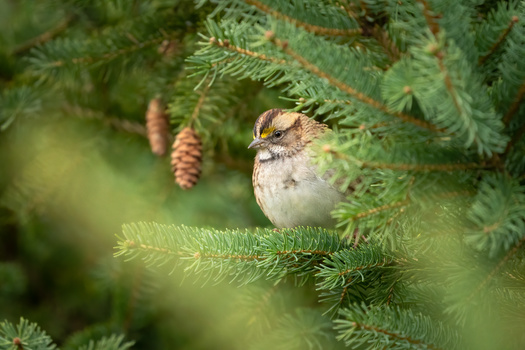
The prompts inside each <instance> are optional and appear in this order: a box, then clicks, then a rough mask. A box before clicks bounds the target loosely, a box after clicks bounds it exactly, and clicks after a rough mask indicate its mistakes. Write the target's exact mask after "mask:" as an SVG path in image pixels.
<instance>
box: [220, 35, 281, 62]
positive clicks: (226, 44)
mask: <svg viewBox="0 0 525 350" xmlns="http://www.w3.org/2000/svg"><path fill="white" fill-rule="evenodd" d="M210 44H213V45H215V46H217V47H221V48H224V49H227V50H228V51H231V52H236V53H239V54H241V55H245V56H250V57H253V58H257V59H259V60H263V61H267V62H271V63H275V64H286V63H287V62H286V61H285V60H283V59H278V58H275V57H270V56H267V55H265V54H263V53H258V52H255V51H250V50H247V49H243V48H242V47H238V46H235V45H232V44H231V43H230V41H229V40H227V39H226V40H223V41H220V40H217V39H215V37H211V38H210Z"/></svg>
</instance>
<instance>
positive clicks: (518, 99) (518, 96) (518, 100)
mask: <svg viewBox="0 0 525 350" xmlns="http://www.w3.org/2000/svg"><path fill="white" fill-rule="evenodd" d="M524 96H525V81H523V82H522V83H521V86H520V89H519V90H518V93H517V94H516V97H515V98H514V101H513V102H512V105H511V106H510V108H509V110H508V111H507V113H505V116H504V117H503V123H505V125H507V126H508V125H509V124H510V121H511V120H512V117H513V116H514V115H515V114H516V112H517V111H518V108H519V106H520V104H521V102H522V101H523V97H524Z"/></svg>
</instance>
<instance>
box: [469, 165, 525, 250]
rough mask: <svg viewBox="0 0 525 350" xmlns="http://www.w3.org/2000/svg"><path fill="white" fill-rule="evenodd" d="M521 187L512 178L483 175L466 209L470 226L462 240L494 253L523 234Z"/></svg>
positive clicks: (524, 198)
mask: <svg viewBox="0 0 525 350" xmlns="http://www.w3.org/2000/svg"><path fill="white" fill-rule="evenodd" d="M524 191H525V187H523V186H520V185H519V182H517V181H516V180H515V179H512V178H508V177H507V176H504V175H497V174H491V175H487V176H485V177H484V178H483V181H481V183H480V184H479V188H478V193H477V195H476V197H474V199H473V205H472V207H471V208H470V209H469V211H468V212H467V218H468V219H469V221H470V222H471V223H472V225H471V226H473V227H472V229H471V230H469V231H470V232H467V233H468V234H467V236H466V241H467V242H468V243H470V244H472V245H473V246H474V247H475V248H476V249H477V250H479V251H488V253H489V256H491V257H494V256H498V255H499V254H501V253H502V252H504V251H506V250H507V249H508V248H509V247H510V246H512V245H514V244H516V242H518V241H519V240H520V239H522V237H523V235H524V234H525V233H524V232H525V193H524Z"/></svg>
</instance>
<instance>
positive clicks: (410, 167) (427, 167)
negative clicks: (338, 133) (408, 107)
mask: <svg viewBox="0 0 525 350" xmlns="http://www.w3.org/2000/svg"><path fill="white" fill-rule="evenodd" d="M327 152H330V153H331V154H333V155H334V156H335V157H336V158H339V159H342V160H345V161H348V162H353V163H356V164H359V166H360V167H361V168H370V169H389V170H401V171H461V170H474V169H486V168H493V167H494V165H493V164H490V163H486V162H481V163H474V162H472V163H458V164H406V163H383V162H376V161H362V160H358V159H356V158H354V157H350V156H348V155H346V154H344V153H341V152H337V151H334V150H331V149H328V147H327Z"/></svg>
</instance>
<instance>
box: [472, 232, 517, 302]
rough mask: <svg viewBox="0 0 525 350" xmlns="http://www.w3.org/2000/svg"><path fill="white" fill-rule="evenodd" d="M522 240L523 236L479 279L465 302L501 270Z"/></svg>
mask: <svg viewBox="0 0 525 350" xmlns="http://www.w3.org/2000/svg"><path fill="white" fill-rule="evenodd" d="M524 242H525V236H524V237H523V238H522V239H520V240H519V241H518V243H517V244H516V245H515V246H514V248H512V249H511V250H509V251H508V252H507V254H505V256H504V257H503V259H501V261H500V262H499V263H498V264H497V265H496V266H495V267H494V268H493V269H492V271H491V272H490V273H489V274H488V276H487V277H486V278H485V279H484V280H483V281H481V283H480V284H479V285H478V286H477V287H476V289H474V291H473V292H472V293H470V295H469V296H468V297H467V299H466V301H467V303H468V302H470V301H471V300H472V298H474V296H475V295H476V294H478V293H479V292H480V291H481V289H483V287H485V286H486V285H487V284H488V283H489V282H490V281H491V280H492V279H493V278H494V276H496V274H497V273H498V271H499V270H501V268H502V267H503V266H504V265H505V263H506V262H507V261H509V260H510V258H512V256H513V255H514V254H516V253H517V252H518V250H519V249H520V247H521V246H522V244H523V243H524Z"/></svg>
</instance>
